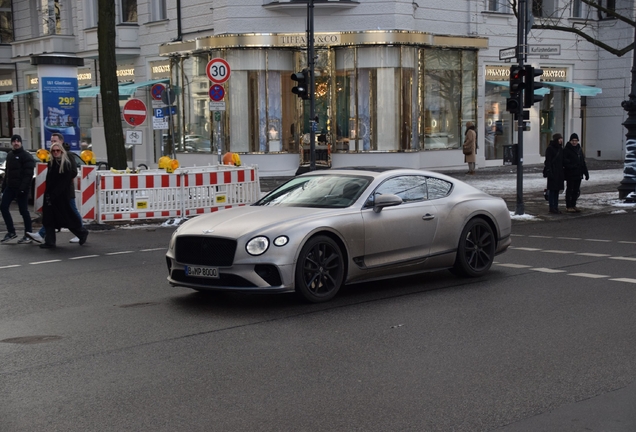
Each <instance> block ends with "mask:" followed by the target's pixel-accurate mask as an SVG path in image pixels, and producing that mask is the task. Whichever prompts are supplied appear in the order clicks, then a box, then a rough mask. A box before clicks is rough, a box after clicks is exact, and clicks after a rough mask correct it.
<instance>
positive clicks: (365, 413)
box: [0, 213, 636, 432]
mask: <svg viewBox="0 0 636 432" xmlns="http://www.w3.org/2000/svg"><path fill="white" fill-rule="evenodd" d="M633 220H634V219H633V213H627V214H614V215H609V214H606V215H595V216H589V217H585V218H578V219H561V220H555V221H547V222H541V223H534V222H515V227H514V233H515V237H514V239H513V249H511V250H510V251H509V252H507V253H506V254H503V255H501V256H499V257H497V264H496V265H495V266H494V267H493V269H492V271H491V272H490V273H489V275H488V276H487V277H485V278H482V279H478V280H472V279H460V278H456V277H454V276H452V275H451V274H450V273H449V272H446V271H443V272H437V273H431V274H427V275H424V276H416V277H410V278H402V279H398V280H392V281H383V282H376V283H371V284H364V285H357V286H351V287H346V288H345V289H344V290H343V292H342V293H341V294H340V295H339V296H338V297H336V299H335V300H334V301H332V302H330V303H327V304H323V305H309V304H305V303H303V302H301V301H299V300H298V299H297V298H296V297H295V296H293V295H277V296H257V295H239V294H226V295H212V296H209V295H201V294H197V293H194V292H192V291H190V290H187V289H182V288H172V287H170V286H168V284H167V283H166V281H165V277H166V274H167V271H166V268H165V262H164V257H163V255H164V252H165V248H166V245H167V242H168V239H169V236H170V234H171V232H172V229H171V228H155V227H151V228H147V229H136V230H124V229H117V230H112V231H101V232H92V233H91V236H90V237H89V242H88V243H87V244H86V245H85V246H83V247H80V246H78V245H72V244H68V243H64V241H65V240H66V238H67V237H68V238H70V237H71V234H68V233H67V234H61V235H60V236H59V239H58V242H59V245H60V247H59V248H58V249H56V250H41V249H39V248H37V247H36V246H33V245H16V244H12V245H0V281H2V283H1V285H0V359H2V361H1V362H0V394H1V395H2V402H1V403H0V431H3V432H4V431H129V430H130V431H175V430H188V431H196V430H202V431H203V430H206V431H245V430H250V431H274V430H275V431H325V430H334V431H336V430H337V431H355V430H360V431H406V430H413V431H492V430H497V431H541V430H545V431H551V430H558V431H580V430H592V431H634V430H636V418H635V415H634V410H633V406H634V404H635V402H636V389H635V388H634V386H635V385H634V383H635V382H636V362H635V361H634V358H636V345H635V344H634V340H636V316H635V315H634V313H633V305H634V304H635V301H636V283H635V282H636V266H634V262H633V261H634V260H636V234H634V230H633ZM16 338H18V339H16Z"/></svg>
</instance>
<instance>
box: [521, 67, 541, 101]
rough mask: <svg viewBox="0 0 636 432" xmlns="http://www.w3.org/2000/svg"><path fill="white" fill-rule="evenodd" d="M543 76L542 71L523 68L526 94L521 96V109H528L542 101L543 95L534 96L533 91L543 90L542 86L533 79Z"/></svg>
mask: <svg viewBox="0 0 636 432" xmlns="http://www.w3.org/2000/svg"><path fill="white" fill-rule="evenodd" d="M541 75H543V70H541V69H535V68H533V67H532V66H530V65H528V66H525V76H526V92H525V94H524V95H523V107H524V108H530V107H531V106H532V105H534V104H535V102H541V101H542V100H543V95H536V94H534V92H535V90H539V89H540V88H543V84H541V81H535V80H534V77H538V76H541Z"/></svg>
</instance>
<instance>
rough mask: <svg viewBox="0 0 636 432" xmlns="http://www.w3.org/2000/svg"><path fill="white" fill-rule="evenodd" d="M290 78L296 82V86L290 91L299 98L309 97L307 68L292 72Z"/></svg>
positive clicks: (305, 98)
mask: <svg viewBox="0 0 636 432" xmlns="http://www.w3.org/2000/svg"><path fill="white" fill-rule="evenodd" d="M291 79H293V80H294V81H296V82H297V84H296V87H294V88H292V93H294V94H295V95H296V96H298V97H299V98H301V99H304V100H307V99H309V69H303V70H302V71H300V72H296V73H293V74H292V75H291Z"/></svg>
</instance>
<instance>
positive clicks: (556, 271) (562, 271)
mask: <svg viewBox="0 0 636 432" xmlns="http://www.w3.org/2000/svg"><path fill="white" fill-rule="evenodd" d="M530 270H534V271H538V272H541V273H567V271H566V270H557V269H551V268H545V267H537V268H531V269H530Z"/></svg>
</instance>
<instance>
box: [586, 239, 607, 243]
mask: <svg viewBox="0 0 636 432" xmlns="http://www.w3.org/2000/svg"><path fill="white" fill-rule="evenodd" d="M585 241H591V242H601V243H611V242H612V240H603V239H585Z"/></svg>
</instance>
